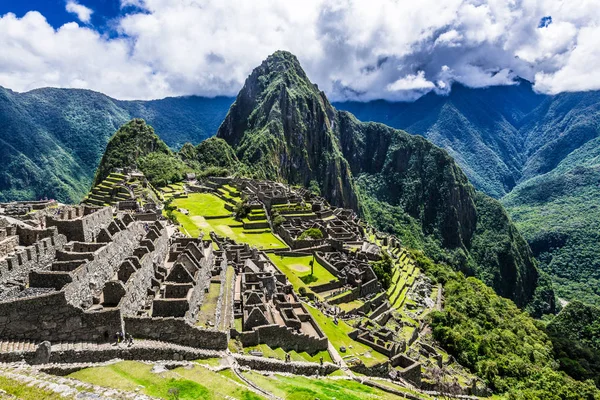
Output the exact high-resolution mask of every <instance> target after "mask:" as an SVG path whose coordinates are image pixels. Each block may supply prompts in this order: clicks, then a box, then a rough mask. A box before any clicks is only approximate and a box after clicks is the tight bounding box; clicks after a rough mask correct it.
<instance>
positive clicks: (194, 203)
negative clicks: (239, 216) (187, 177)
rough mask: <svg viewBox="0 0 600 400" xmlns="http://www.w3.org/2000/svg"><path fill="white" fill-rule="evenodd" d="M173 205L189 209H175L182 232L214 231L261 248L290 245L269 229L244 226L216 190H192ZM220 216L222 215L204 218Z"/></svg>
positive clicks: (277, 247) (281, 247) (195, 235)
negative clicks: (181, 210)
mask: <svg viewBox="0 0 600 400" xmlns="http://www.w3.org/2000/svg"><path fill="white" fill-rule="evenodd" d="M173 205H174V206H176V207H178V208H185V209H187V210H188V212H189V214H188V215H184V214H182V213H180V212H179V211H175V215H176V216H177V220H178V221H179V223H180V224H181V227H182V229H181V230H182V232H183V233H187V234H188V235H190V236H192V237H197V236H198V235H199V234H200V232H204V234H205V235H206V236H208V234H209V233H210V232H211V231H214V232H215V233H216V234H218V235H220V236H226V237H229V238H231V239H233V240H235V241H236V242H238V243H248V244H249V245H251V246H255V247H257V248H259V249H264V250H268V249H275V250H276V249H285V248H287V246H286V245H285V243H283V242H282V241H281V240H279V239H277V237H275V235H273V234H272V233H271V231H270V230H269V229H244V228H243V226H242V222H240V221H236V220H235V219H234V218H233V217H231V216H226V215H229V214H231V213H230V212H229V211H227V210H226V209H225V202H224V201H223V200H221V199H220V198H218V197H217V196H215V195H213V194H210V193H190V195H189V197H188V198H185V199H176V200H174V201H173ZM217 216H223V218H214V219H210V218H209V219H207V218H205V217H217Z"/></svg>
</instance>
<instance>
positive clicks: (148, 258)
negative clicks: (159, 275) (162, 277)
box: [119, 229, 169, 316]
mask: <svg viewBox="0 0 600 400" xmlns="http://www.w3.org/2000/svg"><path fill="white" fill-rule="evenodd" d="M148 236H149V234H147V235H146V237H148ZM152 244H153V246H154V251H152V252H150V253H147V254H144V255H143V256H142V259H141V260H139V268H138V269H137V270H136V271H135V272H134V273H133V274H131V275H130V276H129V278H128V279H127V280H126V281H125V293H126V294H125V296H123V298H122V299H121V301H120V302H119V308H120V309H121V313H122V314H123V316H134V315H135V314H136V312H137V310H139V309H140V308H141V306H142V305H143V304H144V302H145V301H146V292H147V289H148V287H150V283H151V281H152V278H153V277H154V272H155V271H154V265H155V264H156V265H162V264H163V262H164V260H165V257H166V255H167V251H168V250H169V238H168V236H167V230H166V229H162V230H161V231H160V236H159V237H157V238H156V239H154V241H153V242H152Z"/></svg>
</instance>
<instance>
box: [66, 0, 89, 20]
mask: <svg viewBox="0 0 600 400" xmlns="http://www.w3.org/2000/svg"><path fill="white" fill-rule="evenodd" d="M66 10H67V11H68V12H70V13H72V14H75V15H77V18H79V20H80V21H81V22H83V23H85V24H87V23H89V22H90V20H91V18H92V13H93V12H94V11H93V10H92V9H91V8H88V7H86V6H84V5H81V4H79V3H77V2H76V1H75V0H68V1H67V6H66Z"/></svg>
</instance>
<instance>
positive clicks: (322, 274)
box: [269, 254, 337, 292]
mask: <svg viewBox="0 0 600 400" xmlns="http://www.w3.org/2000/svg"><path fill="white" fill-rule="evenodd" d="M269 258H270V259H271V261H273V263H274V264H275V265H276V266H277V268H279V269H280V270H281V272H283V273H284V274H285V275H286V276H287V278H288V280H289V281H290V283H291V284H292V286H293V287H294V290H295V291H296V292H298V291H299V290H300V288H301V287H304V286H305V285H309V289H310V286H311V285H312V286H315V285H322V284H324V283H328V282H331V281H335V280H337V278H336V277H335V276H333V275H332V274H331V273H330V272H329V271H327V270H326V269H325V267H323V266H322V265H321V264H319V262H318V261H317V260H315V259H314V257H313V256H303V257H288V256H280V255H277V254H269ZM311 263H312V266H311Z"/></svg>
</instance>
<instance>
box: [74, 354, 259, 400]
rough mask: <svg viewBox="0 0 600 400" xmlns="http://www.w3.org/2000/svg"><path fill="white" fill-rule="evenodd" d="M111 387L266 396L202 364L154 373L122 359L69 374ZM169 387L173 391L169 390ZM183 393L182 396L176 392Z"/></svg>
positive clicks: (156, 393) (158, 393)
mask: <svg viewBox="0 0 600 400" xmlns="http://www.w3.org/2000/svg"><path fill="white" fill-rule="evenodd" d="M69 377H70V378H75V379H78V380H81V381H84V382H89V383H92V384H95V385H100V386H104V387H109V388H115V389H121V390H127V391H132V392H134V391H136V390H141V392H142V393H144V394H146V395H148V396H153V397H158V398H161V399H173V398H178V399H180V400H188V399H189V400H192V399H194V400H195V399H226V398H237V399H248V400H251V399H262V397H260V396H258V395H256V394H255V393H254V392H251V391H250V390H248V389H247V387H246V386H245V385H243V384H241V381H240V380H239V379H238V378H237V377H235V376H233V374H232V373H231V371H223V372H213V371H210V370H208V369H206V368H204V367H201V366H194V367H193V368H191V369H186V368H175V369H174V370H171V371H165V372H160V373H154V372H152V365H147V364H143V363H140V362H135V361H122V362H119V363H116V364H111V365H109V366H105V367H95V368H86V369H82V370H80V371H77V372H74V373H72V374H70V375H69ZM169 390H170V391H171V392H169ZM175 391H177V392H178V393H179V396H178V397H174V396H173V392H175Z"/></svg>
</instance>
